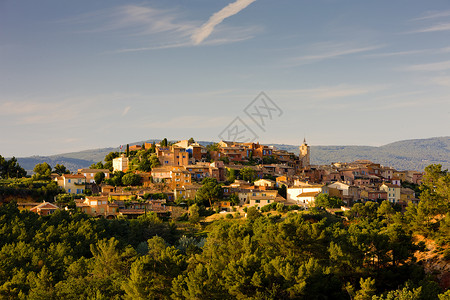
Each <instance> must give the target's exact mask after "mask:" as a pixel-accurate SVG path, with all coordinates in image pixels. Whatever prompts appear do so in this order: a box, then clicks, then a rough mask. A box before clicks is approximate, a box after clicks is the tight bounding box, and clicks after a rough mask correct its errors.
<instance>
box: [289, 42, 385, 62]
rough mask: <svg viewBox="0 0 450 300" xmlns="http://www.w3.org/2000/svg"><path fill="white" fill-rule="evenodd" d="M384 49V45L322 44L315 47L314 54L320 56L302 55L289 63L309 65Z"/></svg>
mask: <svg viewBox="0 0 450 300" xmlns="http://www.w3.org/2000/svg"><path fill="white" fill-rule="evenodd" d="M382 47H384V46H383V45H372V46H363V47H361V46H359V47H358V46H356V47H355V46H352V45H347V44H342V43H338V44H334V43H320V44H317V45H315V46H314V47H313V48H315V49H313V51H314V52H319V54H312V55H302V56H297V57H294V58H291V59H289V63H291V64H293V65H302V64H309V63H313V62H319V61H323V60H327V59H334V58H338V57H342V56H347V55H351V54H358V53H364V52H369V51H372V50H376V49H380V48H382Z"/></svg>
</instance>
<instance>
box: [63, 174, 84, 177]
mask: <svg viewBox="0 0 450 300" xmlns="http://www.w3.org/2000/svg"><path fill="white" fill-rule="evenodd" d="M62 177H64V178H86V177H84V175H81V174H64V175H62Z"/></svg>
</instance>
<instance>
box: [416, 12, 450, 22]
mask: <svg viewBox="0 0 450 300" xmlns="http://www.w3.org/2000/svg"><path fill="white" fill-rule="evenodd" d="M448 16H450V10H447V11H440V12H429V13H427V14H426V15H425V16H422V17H419V18H415V19H413V21H420V20H428V19H437V18H442V17H448Z"/></svg>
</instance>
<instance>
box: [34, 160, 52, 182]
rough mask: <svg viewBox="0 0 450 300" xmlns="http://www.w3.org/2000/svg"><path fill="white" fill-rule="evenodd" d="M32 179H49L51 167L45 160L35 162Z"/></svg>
mask: <svg viewBox="0 0 450 300" xmlns="http://www.w3.org/2000/svg"><path fill="white" fill-rule="evenodd" d="M33 171H34V175H33V179H50V175H51V173H52V168H51V167H50V165H49V164H48V163H46V162H43V163H41V164H37V165H36V166H35V167H34V169H33Z"/></svg>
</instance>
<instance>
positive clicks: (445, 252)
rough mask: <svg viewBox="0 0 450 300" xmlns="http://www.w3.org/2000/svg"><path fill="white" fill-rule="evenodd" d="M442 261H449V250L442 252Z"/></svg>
mask: <svg viewBox="0 0 450 300" xmlns="http://www.w3.org/2000/svg"><path fill="white" fill-rule="evenodd" d="M444 260H445V261H449V260H450V249H449V248H447V249H445V250H444Z"/></svg>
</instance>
